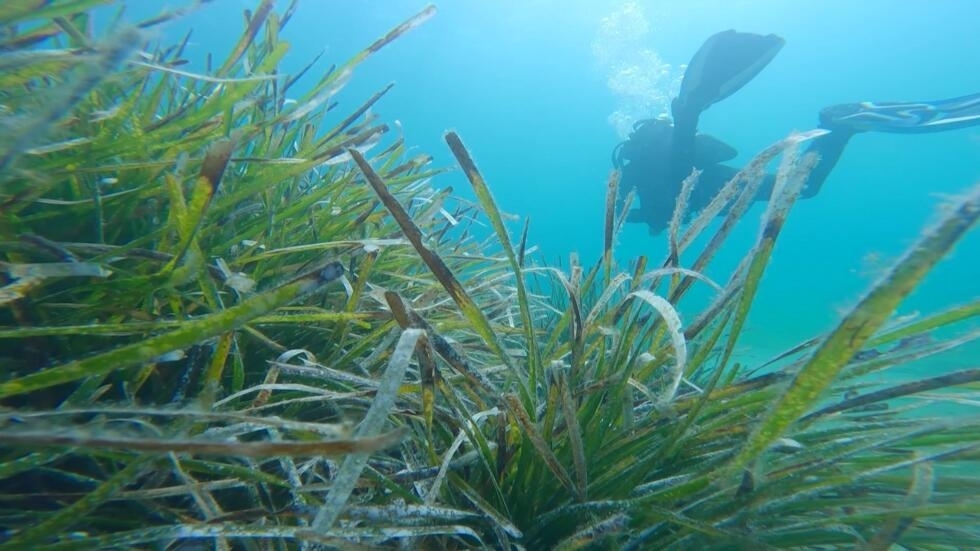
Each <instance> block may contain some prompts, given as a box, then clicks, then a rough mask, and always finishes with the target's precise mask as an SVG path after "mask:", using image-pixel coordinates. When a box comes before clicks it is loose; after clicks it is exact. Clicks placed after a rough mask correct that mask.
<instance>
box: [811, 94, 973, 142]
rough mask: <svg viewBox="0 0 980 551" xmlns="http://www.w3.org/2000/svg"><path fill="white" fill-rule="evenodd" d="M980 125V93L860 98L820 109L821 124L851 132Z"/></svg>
mask: <svg viewBox="0 0 980 551" xmlns="http://www.w3.org/2000/svg"><path fill="white" fill-rule="evenodd" d="M975 125H980V94H971V95H969V96H962V97H958V98H951V99H943V100H938V101H911V102H895V101H889V102H870V101H866V102H861V103H846V104H843V105H832V106H830V107H826V108H824V109H822V110H821V111H820V126H822V127H823V128H827V129H830V130H844V131H851V132H867V131H874V132H897V133H901V134H919V133H926V132H942V131H943V130H954V129H957V128H966V127H968V126H975Z"/></svg>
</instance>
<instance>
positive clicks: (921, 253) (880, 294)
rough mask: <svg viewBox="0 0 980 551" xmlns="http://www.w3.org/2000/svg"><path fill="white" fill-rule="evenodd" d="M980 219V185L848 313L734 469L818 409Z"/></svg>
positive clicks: (761, 426) (763, 422) (761, 425)
mask: <svg viewBox="0 0 980 551" xmlns="http://www.w3.org/2000/svg"><path fill="white" fill-rule="evenodd" d="M978 218H980V185H978V186H976V187H974V188H973V189H972V190H971V191H970V192H969V194H968V195H966V196H965V198H963V199H962V200H960V201H959V202H958V203H957V204H956V205H955V207H953V208H950V209H948V210H947V211H946V213H945V215H944V216H943V218H942V220H941V221H940V223H939V224H938V225H937V226H936V227H935V228H933V229H931V230H928V231H927V232H926V233H925V234H924V235H923V236H922V237H921V238H920V239H919V241H918V242H917V243H916V244H915V245H913V246H912V247H911V248H910V249H909V250H908V251H907V252H906V254H905V256H904V257H903V258H902V259H901V260H900V261H899V262H898V263H897V264H896V265H895V266H894V267H893V268H892V270H891V272H890V273H889V274H888V276H887V277H885V278H884V279H883V280H881V281H880V282H879V283H878V284H877V285H876V286H875V287H873V288H872V289H871V291H870V292H869V293H868V294H867V296H865V298H864V299H863V300H861V302H860V303H858V305H857V306H855V307H854V309H853V310H851V312H850V313H849V314H848V315H847V316H846V317H844V319H843V320H842V321H841V322H840V324H838V326H837V328H836V329H834V331H833V332H831V334H830V335H828V336H827V338H826V339H825V340H824V341H823V343H821V344H820V346H819V348H817V350H816V351H815V352H814V354H813V357H811V358H810V360H809V361H808V362H807V363H806V365H804V366H803V368H802V369H801V370H800V371H799V372H798V373H797V374H796V376H795V377H794V378H793V381H792V382H791V383H790V385H789V387H788V388H787V389H786V391H785V392H784V393H783V394H782V396H780V397H779V399H778V401H777V402H776V403H775V405H774V406H773V407H772V409H771V410H770V411H769V413H768V414H767V415H766V417H765V418H764V419H762V420H761V421H760V422H759V424H758V425H757V426H756V428H755V430H754V431H753V432H752V434H751V436H750V437H749V439H748V441H747V442H746V443H745V446H744V447H743V448H742V450H741V451H740V452H739V454H738V455H737V456H736V457H735V459H734V460H733V461H732V463H731V464H730V465H729V467H728V469H729V471H730V472H734V471H737V470H738V469H741V468H743V467H745V466H746V465H747V464H749V463H750V462H751V461H752V460H754V459H755V458H756V457H758V456H759V455H760V454H762V453H763V452H764V451H765V450H766V449H767V448H768V447H769V446H770V445H771V444H772V443H773V442H775V441H776V439H778V438H780V437H781V436H782V435H783V433H785V432H786V430H787V429H788V428H789V427H790V425H792V424H793V423H794V422H796V421H797V420H798V419H799V418H800V416H801V415H803V414H804V412H806V410H807V409H809V408H810V407H812V406H813V405H814V404H815V403H816V402H817V401H818V400H819V399H820V398H821V396H822V394H823V392H824V390H826V389H827V388H828V387H829V386H830V384H831V383H832V382H833V381H834V379H835V378H836V377H837V375H838V373H839V372H840V371H841V369H843V367H844V366H845V365H846V364H847V362H848V361H849V360H850V359H851V358H852V357H853V356H854V354H855V353H856V352H857V351H858V350H860V349H861V347H862V346H864V343H865V342H867V341H868V339H870V338H871V336H872V335H873V334H874V333H875V332H876V331H877V330H878V329H879V328H880V327H881V326H882V325H883V324H884V323H885V322H886V321H887V320H888V317H889V316H891V315H892V313H893V312H894V311H895V308H896V307H897V306H898V304H899V303H900V302H901V301H902V300H903V299H904V298H905V297H906V296H908V294H909V293H911V292H912V290H913V289H915V287H916V286H917V285H918V284H919V283H920V282H921V281H922V279H923V278H924V277H925V276H926V274H928V273H929V270H931V269H932V267H933V266H935V265H936V263H937V262H939V261H940V260H941V259H942V258H943V257H945V256H946V254H947V253H949V252H950V250H952V248H953V246H954V245H956V243H957V241H959V239H960V238H961V237H963V236H964V235H965V234H966V233H967V232H968V231H969V230H970V229H971V228H972V227H973V226H974V224H976V222H977V220H978Z"/></svg>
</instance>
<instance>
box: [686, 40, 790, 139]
mask: <svg viewBox="0 0 980 551" xmlns="http://www.w3.org/2000/svg"><path fill="white" fill-rule="evenodd" d="M784 43H785V41H784V40H783V39H782V38H781V37H779V36H776V35H774V34H769V35H765V36H763V35H760V34H753V33H743V32H737V31H735V30H727V31H722V32H720V33H717V34H714V35H712V36H711V37H710V38H708V40H706V41H705V42H704V44H702V45H701V48H700V49H699V50H698V51H697V53H696V54H694V57H693V58H691V62H690V63H689V64H688V66H687V69H686V70H685V71H684V80H683V81H682V82H681V90H680V93H679V94H678V96H677V98H675V99H674V101H673V102H672V103H671V114H672V115H673V118H674V127H675V128H676V129H677V131H678V132H680V135H681V136H684V137H686V138H690V137H693V136H694V133H695V132H696V130H697V124H698V117H699V116H700V115H701V112H702V111H704V110H705V109H707V108H708V107H709V106H711V105H712V104H713V103H716V102H718V101H721V100H723V99H725V98H727V97H728V96H730V95H732V94H734V93H735V92H736V91H738V90H739V89H740V88H741V87H742V86H745V85H746V84H747V83H748V82H749V81H750V80H752V78H753V77H755V75H757V74H759V72H760V71H762V69H764V68H765V66H766V65H768V64H769V62H770V61H772V58H773V57H775V56H776V54H777V53H779V50H780V49H781V48H782V47H783V44H784Z"/></svg>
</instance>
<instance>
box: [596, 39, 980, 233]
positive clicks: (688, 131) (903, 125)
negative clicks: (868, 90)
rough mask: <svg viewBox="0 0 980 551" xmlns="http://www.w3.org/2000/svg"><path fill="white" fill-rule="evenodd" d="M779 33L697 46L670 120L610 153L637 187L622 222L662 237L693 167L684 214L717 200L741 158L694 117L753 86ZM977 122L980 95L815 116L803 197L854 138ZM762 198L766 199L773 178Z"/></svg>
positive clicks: (640, 129) (626, 184)
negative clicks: (817, 131) (816, 130)
mask: <svg viewBox="0 0 980 551" xmlns="http://www.w3.org/2000/svg"><path fill="white" fill-rule="evenodd" d="M783 43H784V42H783V39H782V38H780V37H778V36H776V35H772V34H770V35H766V36H763V35H758V34H752V33H740V32H736V31H734V30H728V31H724V32H720V33H718V34H715V35H714V36H712V37H711V38H709V39H708V40H707V41H705V43H704V44H703V45H702V46H701V48H700V49H699V50H698V52H697V53H696V54H695V55H694V58H692V59H691V62H690V64H688V67H687V70H686V71H685V73H684V80H683V81H682V83H681V89H680V93H679V94H678V97H677V98H676V99H674V101H673V102H672V104H671V114H672V115H673V121H671V120H668V119H647V120H643V121H639V122H637V123H636V125H634V127H633V132H632V133H631V134H630V137H629V139H627V140H626V141H624V142H623V143H621V144H619V145H618V146H617V147H616V149H615V150H614V152H613V163H614V164H615V165H616V166H617V167H618V168H619V169H620V170H621V176H620V190H621V191H622V192H623V193H624V194H625V192H627V191H629V190H630V189H635V190H636V193H637V196H638V199H639V203H640V204H639V208H637V209H634V210H631V211H630V212H629V213H628V216H627V221H629V222H644V223H646V224H647V225H648V226H649V228H650V233H651V234H657V233H660V232H661V231H663V230H664V229H665V228H666V227H667V224H668V222H669V221H670V219H671V216H672V215H673V212H674V203H675V201H676V199H677V196H678V195H679V193H680V189H681V183H682V182H683V180H684V178H686V177H687V176H688V175H689V174H690V173H691V171H692V170H693V169H695V168H697V169H700V170H701V171H702V172H701V175H700V177H699V178H698V181H697V184H696V185H695V186H694V189H693V191H692V192H691V197H690V199H689V203H688V212H696V211H698V210H700V209H702V208H704V207H705V206H707V205H708V203H709V202H711V200H712V199H713V198H714V197H715V195H716V194H717V193H718V192H719V191H720V190H721V188H722V187H723V186H724V185H725V183H726V182H728V180H730V179H731V178H732V177H733V176H734V175H735V174H736V173H738V170H739V169H737V168H735V167H731V166H728V165H725V164H723V163H724V162H725V161H729V160H731V159H733V158H734V157H735V156H736V155H737V154H738V153H737V151H735V149H733V148H731V147H730V146H728V145H726V144H725V143H723V142H721V141H719V140H717V139H715V138H713V137H711V136H708V135H706V134H698V133H697V125H698V118H699V117H700V115H701V113H702V112H703V111H704V110H705V109H707V108H708V107H709V106H711V105H712V104H714V103H716V102H718V101H720V100H722V99H724V98H726V97H728V96H730V95H731V94H733V93H735V92H736V91H737V90H738V89H740V88H741V87H742V86H744V85H745V84H746V83H748V82H749V81H750V80H752V78H753V77H755V75H757V74H758V73H759V72H760V71H761V70H762V69H763V68H765V66H766V65H767V64H768V63H769V61H771V60H772V58H773V57H774V56H775V55H776V54H777V53H778V52H779V50H780V49H781V48H782V46H783ZM978 124H980V94H973V95H969V96H963V97H959V98H952V99H945V100H939V101H927V102H884V103H871V102H862V103H849V104H843V105H834V106H831V107H827V108H824V109H822V110H821V111H820V127H821V128H824V129H826V130H830V132H828V133H826V134H824V135H822V136H818V137H816V138H814V139H812V140H810V141H809V142H808V146H807V151H808V152H814V153H817V154H818V155H819V160H818V162H817V165H816V166H815V167H814V168H813V170H812V171H811V173H810V174H809V176H808V178H807V181H806V187H805V188H804V190H803V195H802V197H804V198H807V197H812V196H814V195H816V194H817V192H818V191H820V187H821V186H822V185H823V182H824V180H826V178H827V176H828V175H829V174H830V171H831V170H833V168H834V165H836V164H837V161H838V160H839V159H840V156H841V153H843V151H844V148H845V146H846V145H847V142H848V141H849V140H850V139H851V137H852V136H854V135H855V134H857V133H860V132H867V131H876V132H897V133H905V134H914V133H925V132H940V131H943V130H952V129H956V128H964V127H967V126H973V125H978ZM767 179H768V181H767V185H763V189H762V190H761V191H760V193H759V198H760V199H765V198H767V197H768V196H769V192H770V191H771V189H772V181H773V177H772V176H771V175H770V176H767Z"/></svg>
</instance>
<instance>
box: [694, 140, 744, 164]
mask: <svg viewBox="0 0 980 551" xmlns="http://www.w3.org/2000/svg"><path fill="white" fill-rule="evenodd" d="M737 156H738V151H737V150H736V149H735V148H734V147H732V146H730V145H728V144H727V143H725V142H723V141H721V140H719V139H718V138H716V137H714V136H709V135H707V134H698V135H697V136H695V137H694V166H696V167H706V166H709V165H714V164H718V163H723V162H725V161H730V160H732V159H734V158H735V157H737Z"/></svg>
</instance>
